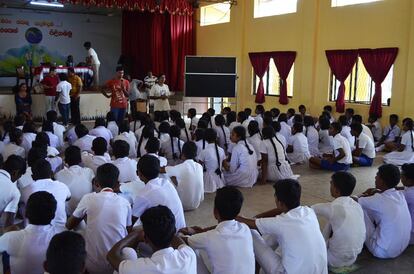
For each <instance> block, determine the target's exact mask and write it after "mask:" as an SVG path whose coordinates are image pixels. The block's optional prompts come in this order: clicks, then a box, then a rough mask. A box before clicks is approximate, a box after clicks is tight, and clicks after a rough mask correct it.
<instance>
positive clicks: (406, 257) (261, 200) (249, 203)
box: [185, 156, 414, 274]
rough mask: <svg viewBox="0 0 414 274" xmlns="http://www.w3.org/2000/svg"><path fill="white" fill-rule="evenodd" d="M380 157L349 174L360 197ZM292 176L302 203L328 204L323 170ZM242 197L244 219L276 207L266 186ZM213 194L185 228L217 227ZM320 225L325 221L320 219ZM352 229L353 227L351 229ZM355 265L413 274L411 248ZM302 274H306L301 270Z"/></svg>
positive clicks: (303, 169) (300, 169) (363, 258)
mask: <svg viewBox="0 0 414 274" xmlns="http://www.w3.org/2000/svg"><path fill="white" fill-rule="evenodd" d="M381 162H382V157H381V156H379V157H378V158H377V159H376V161H375V166H374V167H370V168H353V169H351V172H352V174H354V175H355V177H356V178H357V186H356V188H355V191H354V194H360V193H361V192H363V191H365V190H366V189H367V188H369V187H373V186H374V177H375V174H376V171H377V167H378V166H379V165H381ZM293 171H294V173H295V174H300V175H301V177H300V178H299V181H300V183H301V185H302V204H304V205H312V204H315V203H320V202H327V201H331V200H332V197H331V196H330V192H329V180H330V176H331V173H329V172H326V171H319V170H311V169H309V168H308V167H307V166H294V167H293ZM241 191H242V193H243V195H244V199H245V201H244V205H243V208H242V212H241V214H242V215H244V216H247V217H251V216H254V215H256V214H257V213H260V212H263V211H266V210H268V209H271V208H274V207H275V202H274V198H273V188H272V186H271V185H270V184H269V185H264V186H262V185H260V186H254V187H253V188H250V189H241ZM213 201H214V194H206V196H205V200H204V202H203V203H202V204H201V206H200V207H199V208H198V209H197V210H194V211H190V212H186V214H185V215H186V220H187V225H189V226H192V225H199V226H210V225H214V224H216V221H215V219H214V217H213ZM320 221H321V225H323V224H324V220H320ZM350 229H352V228H350ZM356 264H357V265H358V266H359V269H358V270H357V271H356V272H353V273H376V274H380V273H411V274H413V273H414V246H410V247H409V248H408V249H407V250H406V251H405V252H404V253H403V254H402V255H401V256H400V257H398V258H396V259H392V260H380V259H376V258H374V257H373V256H372V255H371V254H370V253H369V252H368V251H366V250H364V251H363V252H362V254H360V256H359V258H358V260H357V262H356ZM303 273H306V271H305V270H304V272H303Z"/></svg>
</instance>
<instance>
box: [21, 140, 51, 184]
mask: <svg viewBox="0 0 414 274" xmlns="http://www.w3.org/2000/svg"><path fill="white" fill-rule="evenodd" d="M46 158H47V152H46V149H45V148H39V147H32V148H31V149H30V151H29V154H28V155H27V168H26V172H25V173H24V174H23V175H22V176H21V177H20V178H19V179H18V180H17V188H18V189H19V190H20V191H22V189H23V188H25V187H26V186H28V185H30V184H31V183H33V182H34V180H33V178H32V175H33V173H32V166H33V165H34V164H35V163H36V161H37V160H39V159H46Z"/></svg>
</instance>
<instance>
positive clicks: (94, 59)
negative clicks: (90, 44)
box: [88, 48, 101, 65]
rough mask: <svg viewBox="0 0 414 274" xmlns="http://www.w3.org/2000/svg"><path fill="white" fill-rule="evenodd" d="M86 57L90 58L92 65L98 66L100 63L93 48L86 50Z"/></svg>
mask: <svg viewBox="0 0 414 274" xmlns="http://www.w3.org/2000/svg"><path fill="white" fill-rule="evenodd" d="M88 56H90V57H91V64H92V65H100V64H101V62H100V61H99V58H98V54H97V53H96V51H95V50H94V49H93V48H90V49H88Z"/></svg>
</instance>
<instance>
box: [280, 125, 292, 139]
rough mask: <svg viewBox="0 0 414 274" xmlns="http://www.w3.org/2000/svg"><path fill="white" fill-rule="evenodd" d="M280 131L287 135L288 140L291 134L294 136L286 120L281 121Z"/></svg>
mask: <svg viewBox="0 0 414 274" xmlns="http://www.w3.org/2000/svg"><path fill="white" fill-rule="evenodd" d="M279 132H280V134H282V135H283V136H284V137H285V139H286V140H289V139H290V136H292V129H291V127H290V126H289V125H288V124H286V122H280V131H279Z"/></svg>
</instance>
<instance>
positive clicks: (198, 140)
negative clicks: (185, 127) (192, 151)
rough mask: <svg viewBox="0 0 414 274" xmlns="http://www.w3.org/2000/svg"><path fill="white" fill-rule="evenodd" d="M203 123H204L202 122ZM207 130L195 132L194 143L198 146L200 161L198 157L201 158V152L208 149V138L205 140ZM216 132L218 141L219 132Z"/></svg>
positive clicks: (199, 129)
mask: <svg viewBox="0 0 414 274" xmlns="http://www.w3.org/2000/svg"><path fill="white" fill-rule="evenodd" d="M201 122H203V121H201ZM199 123H200V122H199ZM207 129H208V128H207ZM207 129H204V128H197V129H196V131H195V132H194V136H193V138H194V143H195V144H196V146H197V159H199V158H198V157H199V156H200V154H201V152H202V151H203V150H204V149H206V147H207V141H206V138H205V133H206V130H207ZM214 131H215V130H214ZM215 132H216V139H217V131H215Z"/></svg>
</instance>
